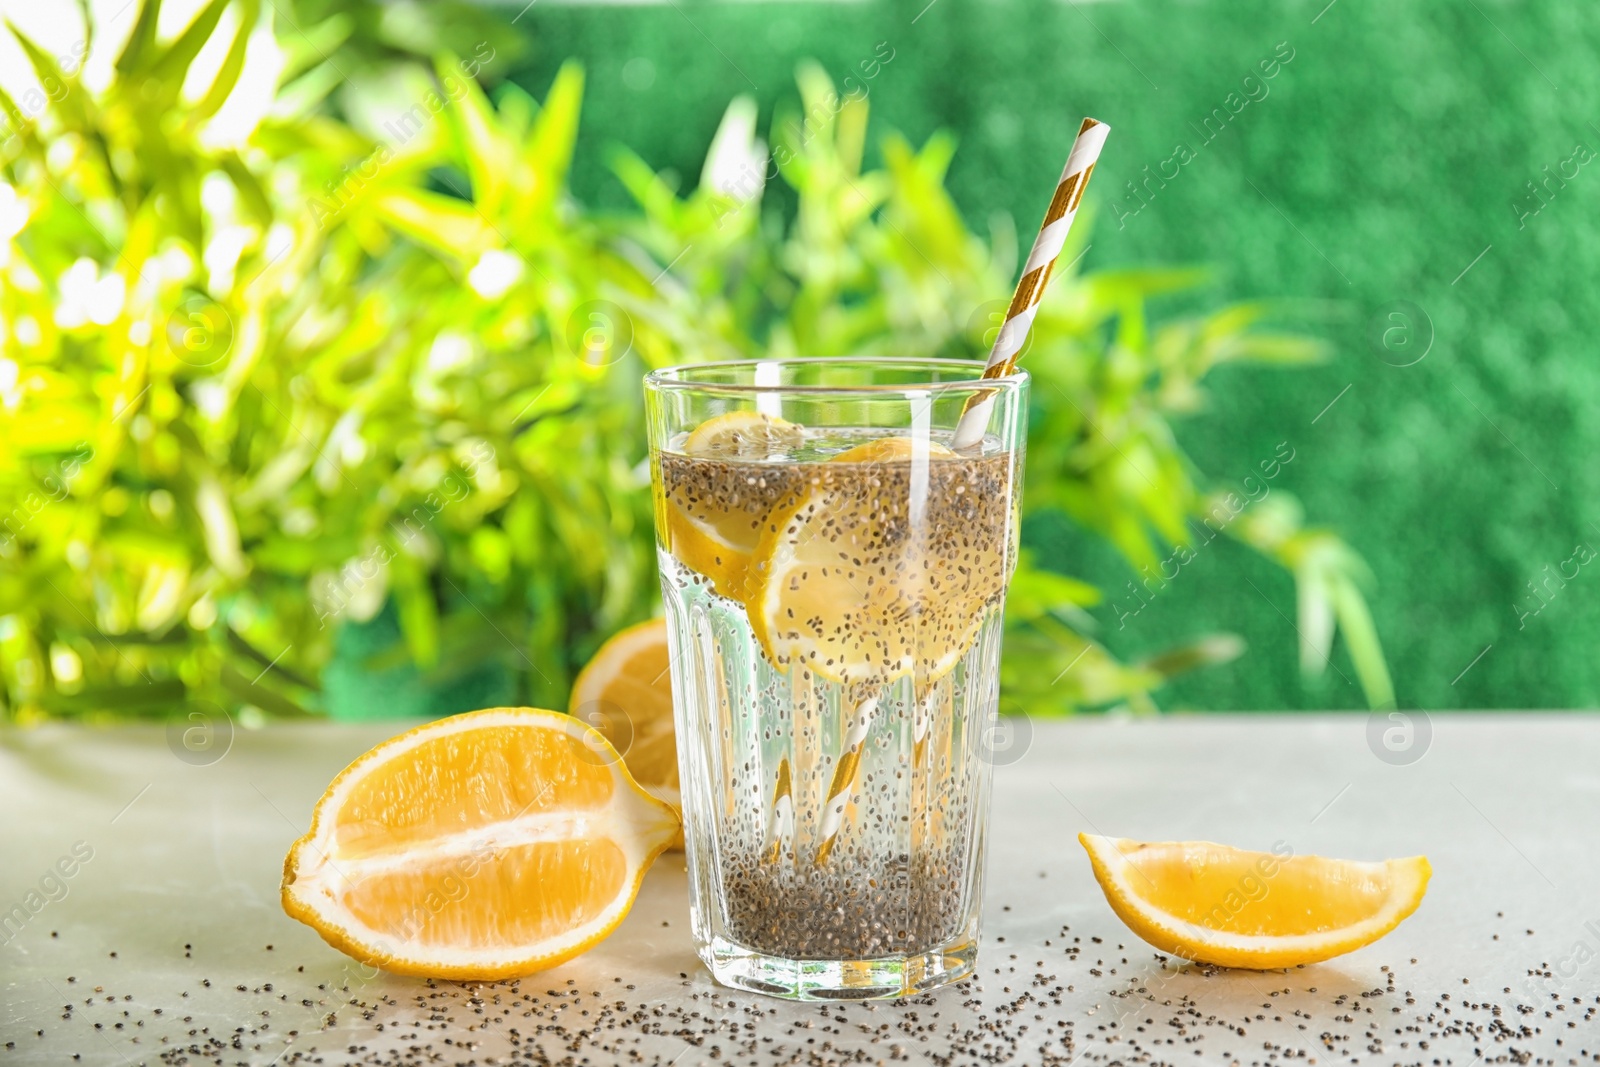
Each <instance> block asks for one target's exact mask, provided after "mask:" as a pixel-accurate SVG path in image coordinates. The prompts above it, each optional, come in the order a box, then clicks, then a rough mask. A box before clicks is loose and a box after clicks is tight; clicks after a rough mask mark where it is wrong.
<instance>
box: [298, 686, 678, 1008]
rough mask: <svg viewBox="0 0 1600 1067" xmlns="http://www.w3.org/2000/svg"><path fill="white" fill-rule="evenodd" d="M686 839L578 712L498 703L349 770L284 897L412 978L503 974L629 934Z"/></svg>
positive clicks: (341, 938) (330, 931)
mask: <svg viewBox="0 0 1600 1067" xmlns="http://www.w3.org/2000/svg"><path fill="white" fill-rule="evenodd" d="M677 833H678V819H677V816H676V815H675V814H674V813H673V812H672V810H671V809H670V808H668V807H667V805H665V804H663V803H661V801H659V800H656V799H655V798H654V797H652V796H650V795H649V794H647V793H645V792H644V791H643V790H642V789H640V788H639V787H638V786H637V785H635V784H634V783H633V780H632V779H631V778H629V777H628V772H627V771H626V770H624V769H623V765H622V761H621V760H620V759H619V758H618V757H617V754H616V751H615V750H614V749H612V748H611V746H610V745H609V744H608V743H607V742H606V740H605V739H604V738H603V737H601V736H600V735H599V734H597V733H596V732H595V731H593V730H591V729H589V728H588V727H587V726H585V725H584V724H583V723H581V722H579V721H578V720H577V719H574V718H573V717H572V716H570V715H562V714H560V713H558V712H554V711H538V710H533V709H529V708H497V709H494V710H491V711H478V712H473V713H471V714H468V715H457V716H455V717H453V718H449V719H441V720H439V721H438V722H431V723H428V724H427V725H425V726H420V727H418V728H417V729H415V730H412V731H411V732H409V733H405V734H401V735H400V736H399V737H396V738H392V739H391V740H388V741H385V742H384V743H383V744H381V745H379V746H378V747H376V748H374V749H373V750H372V751H370V752H368V753H367V754H366V755H364V756H362V757H360V758H359V759H357V760H356V761H355V762H354V763H352V764H350V766H348V767H346V768H345V769H344V771H343V772H341V773H340V774H339V776H338V777H337V778H335V779H334V780H333V784H332V785H330V786H329V787H328V791H327V792H326V793H324V794H323V796H322V799H321V800H319V801H318V802H317V807H316V810H315V812H314V813H313V815H312V818H311V830H310V832H309V833H307V834H306V836H304V837H302V838H301V839H300V840H298V841H296V842H295V843H294V846H293V847H292V848H291V849H290V850H289V855H288V857H287V858H286V859H285V860H284V865H283V907H284V910H285V911H287V912H288V913H289V914H290V915H291V916H293V917H294V918H296V919H299V920H300V921H301V922H303V923H306V924H307V925H309V926H311V927H312V928H313V929H315V930H316V931H317V932H318V933H319V934H321V935H322V937H323V939H324V940H326V941H327V942H328V943H329V944H331V945H333V946H334V947H335V948H338V949H340V950H341V951H344V952H347V953H349V954H350V955H352V956H355V957H356V958H357V959H360V960H364V961H367V962H370V963H373V964H375V965H377V966H379V967H382V968H384V969H386V970H389V971H394V972H396V973H399V974H415V975H426V976H432V977H439V978H454V979H462V980H492V979H499V978H510V977H514V976H517V975H523V974H531V973H532V972H534V971H540V970H544V969H545V968H547V967H553V966H555V965H556V964H558V963H561V962H563V961H565V960H568V959H571V958H572V957H573V956H576V955H578V954H579V953H580V952H583V951H584V950H586V949H588V948H590V947H591V946H593V945H594V944H596V943H597V942H599V941H600V940H602V939H603V938H605V937H606V936H607V935H608V934H610V933H611V931H613V930H615V929H616V928H617V925H618V924H619V923H621V922H622V919H623V917H624V916H625V915H627V913H628V908H629V907H630V906H631V905H632V904H633V898H634V895H635V894H636V893H637V892H638V890H639V883H640V880H641V879H643V877H644V873H645V871H646V870H648V869H649V867H650V864H651V862H652V861H654V860H655V858H656V856H657V855H659V854H660V853H661V851H662V850H663V849H665V848H666V847H667V844H668V843H669V842H670V841H671V840H672V838H673V836H674V835H675V834H677Z"/></svg>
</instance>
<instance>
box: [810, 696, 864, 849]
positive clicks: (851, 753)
mask: <svg viewBox="0 0 1600 1067" xmlns="http://www.w3.org/2000/svg"><path fill="white" fill-rule="evenodd" d="M877 711H878V698H877V697H869V698H867V699H866V700H863V701H862V702H861V706H860V707H859V708H857V709H856V718H855V721H854V722H852V723H851V724H850V732H849V733H847V734H845V738H844V755H842V756H840V757H839V762H838V763H837V764H835V765H834V768H833V782H832V784H830V785H829V786H828V800H827V803H826V804H824V805H823V807H822V844H820V845H818V846H817V859H816V865H817V866H818V867H820V866H822V865H823V864H824V863H826V862H827V860H828V853H830V852H832V851H833V844H834V841H835V840H837V839H838V837H839V827H840V825H841V824H842V823H843V822H844V809H845V808H846V807H848V806H849V804H850V790H851V789H853V788H854V787H855V782H856V771H857V770H858V769H859V768H860V766H861V748H862V746H863V745H865V744H866V741H867V731H868V729H870V728H871V726H872V717H873V716H874V715H875V714H877Z"/></svg>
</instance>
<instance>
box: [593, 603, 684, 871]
mask: <svg viewBox="0 0 1600 1067" xmlns="http://www.w3.org/2000/svg"><path fill="white" fill-rule="evenodd" d="M670 660H671V656H670V653H669V652H668V649H667V620H665V619H651V620H650V621H649V622H641V623H639V624H638V625H637V626H630V627H628V628H627V629H626V630H622V631H620V632H618V633H616V634H614V635H612V637H611V638H610V640H608V641H606V643H605V644H603V645H601V646H600V651H598V652H596V653H595V654H594V658H593V659H591V660H590V661H589V663H588V664H587V665H586V666H585V667H584V668H583V670H582V671H580V672H579V674H578V680H577V681H575V682H574V683H573V684H572V699H571V703H570V705H569V711H570V713H571V714H573V715H575V716H577V717H579V718H580V719H582V720H583V721H584V722H586V723H588V724H589V725H590V726H593V727H594V728H595V729H597V730H599V731H600V733H601V734H603V735H604V736H605V739H606V740H607V741H610V742H611V744H612V746H613V747H614V748H616V749H617V751H619V752H621V753H622V761H623V762H624V763H626V764H627V765H628V773H629V774H631V775H633V780H634V781H636V782H638V783H639V784H640V785H641V786H643V787H644V789H645V792H647V793H649V794H650V795H651V796H653V797H655V798H656V799H657V800H661V801H664V802H665V803H667V804H670V805H671V806H672V807H673V809H674V810H679V811H681V810H682V800H681V795H680V793H679V787H678V746H677V738H676V734H675V731H674V729H673V722H672V678H671V676H670V674H669V672H668V667H669V666H670ZM673 845H674V847H676V848H682V847H683V838H682V835H680V836H679V837H678V839H677V840H676V841H674V842H673Z"/></svg>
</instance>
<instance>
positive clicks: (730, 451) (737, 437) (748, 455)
mask: <svg viewBox="0 0 1600 1067" xmlns="http://www.w3.org/2000/svg"><path fill="white" fill-rule="evenodd" d="M804 443H805V430H804V428H802V427H801V426H799V425H798V424H796V423H792V422H789V421H788V420H787V419H780V418H778V416H776V415H767V414H763V413H762V412H759V411H730V412H727V413H726V414H723V415H717V416H716V417H714V418H710V419H707V420H706V421H705V422H702V423H701V424H700V425H699V426H696V427H695V428H694V429H693V430H691V431H690V432H689V436H688V437H685V438H684V439H683V454H684V455H686V456H698V457H703V458H712V457H714V458H717V459H766V458H768V457H769V456H773V455H776V454H779V453H782V452H787V451H790V450H792V449H796V448H799V447H800V446H801V445H802V444H804Z"/></svg>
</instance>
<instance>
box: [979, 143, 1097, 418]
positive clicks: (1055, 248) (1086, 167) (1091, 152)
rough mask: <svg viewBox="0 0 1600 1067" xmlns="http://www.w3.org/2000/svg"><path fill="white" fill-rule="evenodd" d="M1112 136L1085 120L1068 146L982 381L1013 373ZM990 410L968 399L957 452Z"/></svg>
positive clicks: (984, 396)
mask: <svg viewBox="0 0 1600 1067" xmlns="http://www.w3.org/2000/svg"><path fill="white" fill-rule="evenodd" d="M1110 132H1111V127H1110V126H1107V125H1106V124H1105V123H1103V122H1100V121H1099V120H1097V119H1084V120H1083V125H1082V126H1080V127H1078V137H1077V139H1076V140H1074V141H1073V142H1072V151H1070V152H1068V153H1067V165H1066V166H1065V167H1063V168H1062V170H1061V180H1060V181H1059V182H1057V183H1056V195H1055V196H1053V197H1051V198H1050V210H1048V211H1046V212H1045V216H1044V225H1042V226H1041V227H1040V228H1039V236H1038V237H1036V238H1035V239H1034V242H1033V251H1032V252H1029V253H1028V262H1027V263H1026V264H1025V265H1024V266H1023V268H1022V280H1021V281H1019V282H1018V283H1017V291H1016V293H1015V294H1014V295H1013V296H1012V297H1011V306H1010V307H1009V308H1007V309H1006V319H1005V322H1003V323H1001V325H1000V333H999V335H998V336H997V337H995V339H994V348H992V349H991V350H990V351H989V364H988V366H986V367H985V368H984V369H983V376H984V377H985V378H1004V377H1005V376H1006V375H1008V374H1010V373H1011V372H1012V370H1013V369H1014V368H1015V367H1016V365H1017V358H1018V353H1020V352H1021V351H1022V344H1023V342H1024V341H1026V340H1027V338H1028V330H1029V329H1030V328H1031V327H1032V326H1033V318H1034V316H1035V315H1037V314H1038V313H1039V301H1040V300H1042V299H1044V291H1045V288H1046V286H1048V285H1049V284H1050V272H1051V271H1052V270H1054V269H1055V265H1056V259H1057V258H1058V257H1059V256H1060V255H1061V249H1062V248H1063V247H1065V245H1066V243H1067V231H1068V230H1070V229H1072V220H1073V219H1074V218H1076V217H1077V214H1078V205H1079V204H1081V203H1083V190H1084V189H1085V188H1086V187H1087V186H1088V184H1089V176H1090V175H1091V174H1093V173H1094V165H1095V161H1096V160H1098V159H1099V158H1100V149H1101V148H1102V147H1104V145H1105V143H1106V134H1108V133H1110ZM993 407H994V393H993V392H977V393H973V394H972V396H970V397H968V398H967V403H966V407H965V408H964V409H963V410H962V412H961V421H960V423H958V424H957V426H956V433H955V441H954V444H955V447H956V448H958V449H968V448H972V447H973V446H974V445H976V444H978V443H979V442H980V441H982V440H983V435H984V431H986V430H987V429H988V427H989V412H990V410H991V409H992V408H993Z"/></svg>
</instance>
